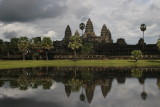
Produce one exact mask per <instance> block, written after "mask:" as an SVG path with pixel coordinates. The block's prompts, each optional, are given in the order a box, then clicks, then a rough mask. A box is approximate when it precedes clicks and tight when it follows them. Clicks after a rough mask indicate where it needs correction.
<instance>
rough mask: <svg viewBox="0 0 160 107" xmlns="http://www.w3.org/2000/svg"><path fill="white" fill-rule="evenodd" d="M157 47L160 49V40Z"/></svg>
mask: <svg viewBox="0 0 160 107" xmlns="http://www.w3.org/2000/svg"><path fill="white" fill-rule="evenodd" d="M157 47H158V48H159V49H160V39H158V41H157Z"/></svg>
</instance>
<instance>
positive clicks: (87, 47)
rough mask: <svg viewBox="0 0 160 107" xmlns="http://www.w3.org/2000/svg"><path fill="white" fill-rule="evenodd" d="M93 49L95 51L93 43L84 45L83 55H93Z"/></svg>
mask: <svg viewBox="0 0 160 107" xmlns="http://www.w3.org/2000/svg"><path fill="white" fill-rule="evenodd" d="M92 49H93V44H92V43H84V44H83V47H82V48H81V54H83V55H88V54H90V53H91V51H92Z"/></svg>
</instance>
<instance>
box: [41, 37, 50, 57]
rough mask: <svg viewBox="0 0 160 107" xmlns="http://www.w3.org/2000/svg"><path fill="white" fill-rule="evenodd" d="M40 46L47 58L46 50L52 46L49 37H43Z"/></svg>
mask: <svg viewBox="0 0 160 107" xmlns="http://www.w3.org/2000/svg"><path fill="white" fill-rule="evenodd" d="M42 48H43V49H45V51H46V59H47V60H48V50H49V49H52V48H53V44H52V41H51V38H50V37H44V38H43V40H42Z"/></svg>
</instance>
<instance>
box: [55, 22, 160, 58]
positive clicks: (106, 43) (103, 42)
mask: <svg viewBox="0 0 160 107" xmlns="http://www.w3.org/2000/svg"><path fill="white" fill-rule="evenodd" d="M73 35H78V36H80V37H81V39H82V41H83V43H91V44H92V45H93V49H92V51H91V53H90V54H89V55H103V56H105V57H107V58H108V57H120V58H122V57H126V56H128V57H130V56H131V52H132V51H133V50H141V51H142V53H143V55H144V56H145V57H146V58H148V57H150V58H155V59H156V58H160V56H159V53H160V52H159V49H158V47H157V46H156V44H146V43H145V42H144V40H143V38H140V39H139V41H137V43H136V44H135V45H130V44H127V43H126V42H125V39H124V38H118V39H117V42H115V43H113V40H112V35H111V32H110V30H109V29H108V28H107V27H106V25H105V24H104V25H103V26H102V28H101V34H100V35H99V36H97V35H96V33H95V32H94V26H93V24H92V21H91V19H88V21H87V23H86V27H85V31H84V34H83V35H80V34H79V32H78V31H76V32H75V33H74V34H72V31H71V28H70V26H69V25H67V27H66V30H65V35H64V38H63V40H62V41H54V42H53V44H54V47H55V48H54V55H72V54H73V52H72V50H71V49H70V48H68V43H69V38H70V37H71V36H73ZM77 53H78V54H79V55H81V49H80V50H78V51H77ZM93 57H94V56H93Z"/></svg>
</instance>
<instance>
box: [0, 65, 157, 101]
mask: <svg viewBox="0 0 160 107" xmlns="http://www.w3.org/2000/svg"><path fill="white" fill-rule="evenodd" d="M126 78H137V79H138V81H139V83H140V84H141V85H142V86H143V92H142V93H141V98H142V99H143V100H145V99H146V98H147V93H146V92H145V80H146V79H148V78H155V79H157V86H158V88H159V89H160V68H158V67H157V68H156V67H154V68H151V67H147V68H145V67H141V68H134V67H128V68H121V67H37V68H20V69H9V70H0V87H2V86H3V85H4V84H5V83H6V82H9V84H10V87H11V88H18V89H20V90H27V89H28V88H34V89H36V88H38V87H39V86H42V87H43V89H50V88H51V86H52V84H53V82H60V83H63V85H64V90H65V93H66V96H67V97H70V95H71V94H72V92H79V91H81V94H80V96H79V97H80V100H81V101H85V100H87V101H88V103H91V102H92V99H93V97H94V91H95V88H96V86H100V88H101V92H102V95H103V97H104V98H106V97H107V95H108V94H109V92H110V90H111V89H112V83H113V80H115V79H116V81H117V83H118V84H119V85H121V84H124V83H125V82H126ZM95 97H96V96H95Z"/></svg>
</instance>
